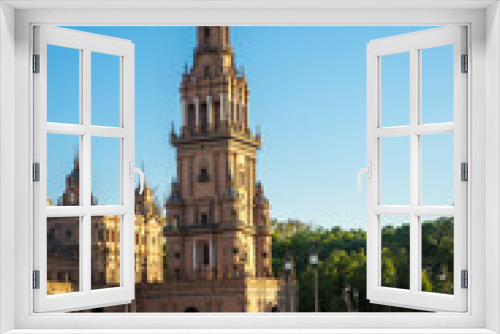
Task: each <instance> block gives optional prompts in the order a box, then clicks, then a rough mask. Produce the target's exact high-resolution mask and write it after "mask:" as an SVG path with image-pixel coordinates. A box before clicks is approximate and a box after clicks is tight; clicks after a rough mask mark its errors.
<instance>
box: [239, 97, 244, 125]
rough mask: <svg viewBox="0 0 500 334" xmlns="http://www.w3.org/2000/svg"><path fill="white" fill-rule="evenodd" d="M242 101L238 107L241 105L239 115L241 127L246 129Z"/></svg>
mask: <svg viewBox="0 0 500 334" xmlns="http://www.w3.org/2000/svg"><path fill="white" fill-rule="evenodd" d="M242 103H243V102H242ZM242 103H240V104H238V107H239V108H238V111H239V115H238V117H239V118H240V128H241V129H244V128H245V122H244V119H243V105H242Z"/></svg>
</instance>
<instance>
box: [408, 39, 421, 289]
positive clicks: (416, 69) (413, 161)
mask: <svg viewBox="0 0 500 334" xmlns="http://www.w3.org/2000/svg"><path fill="white" fill-rule="evenodd" d="M419 58H420V57H419V50H418V49H415V48H412V49H410V129H411V131H410V210H411V212H410V291H412V292H416V291H418V282H419V281H420V279H419V277H420V275H419V268H418V267H419V263H420V261H419V248H420V247H419V246H420V245H419V244H420V243H419V240H420V239H419V226H418V216H417V215H416V214H415V212H414V209H415V208H416V207H417V206H418V205H419V204H420V198H419V197H420V196H419V195H420V182H419V181H420V180H419V173H420V167H419V166H420V165H419V164H420V154H419V152H420V143H419V135H417V134H416V133H415V128H416V127H417V125H418V123H419V100H420V98H419V97H420V79H419V77H420V66H419Z"/></svg>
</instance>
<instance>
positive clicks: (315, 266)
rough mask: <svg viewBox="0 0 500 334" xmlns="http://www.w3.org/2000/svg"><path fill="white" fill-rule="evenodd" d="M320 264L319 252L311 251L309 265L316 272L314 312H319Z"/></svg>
mask: <svg viewBox="0 0 500 334" xmlns="http://www.w3.org/2000/svg"><path fill="white" fill-rule="evenodd" d="M318 263H319V257H318V252H317V251H316V249H315V248H313V249H312V250H311V253H310V254H309V264H310V265H311V267H312V268H313V271H314V280H313V287H314V312H319V301H318Z"/></svg>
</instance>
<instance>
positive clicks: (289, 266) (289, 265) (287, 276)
mask: <svg viewBox="0 0 500 334" xmlns="http://www.w3.org/2000/svg"><path fill="white" fill-rule="evenodd" d="M292 267H293V261H292V257H291V256H290V255H289V254H287V255H286V257H285V268H284V269H285V307H284V309H285V312H291V311H292V308H291V307H290V305H291V302H290V299H291V298H290V293H289V291H288V290H289V289H290V284H289V280H290V276H291V273H292Z"/></svg>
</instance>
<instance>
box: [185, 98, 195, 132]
mask: <svg viewBox="0 0 500 334" xmlns="http://www.w3.org/2000/svg"><path fill="white" fill-rule="evenodd" d="M194 108H195V107H194V104H192V103H190V104H189V105H188V110H187V113H188V115H187V125H188V128H190V129H193V128H194V126H195V121H196V115H195V110H194Z"/></svg>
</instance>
